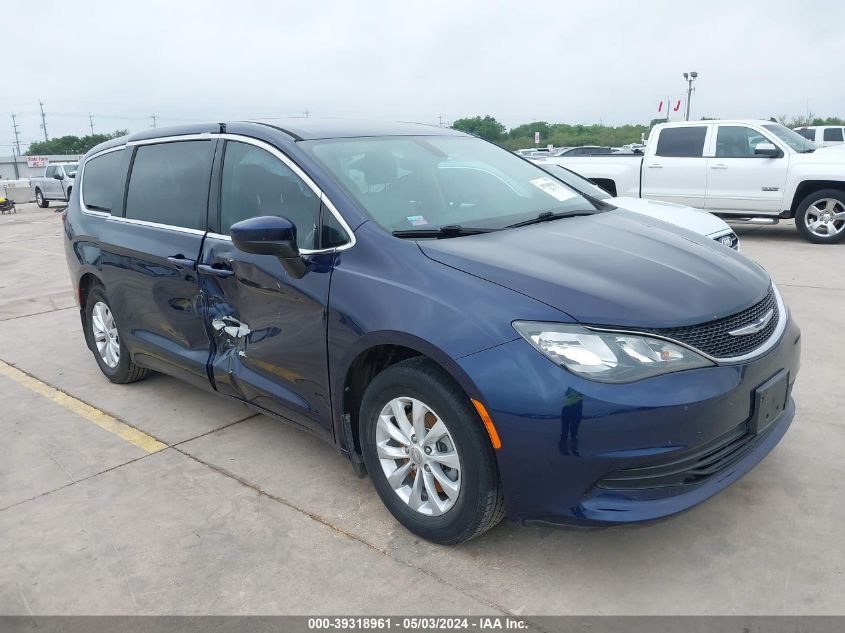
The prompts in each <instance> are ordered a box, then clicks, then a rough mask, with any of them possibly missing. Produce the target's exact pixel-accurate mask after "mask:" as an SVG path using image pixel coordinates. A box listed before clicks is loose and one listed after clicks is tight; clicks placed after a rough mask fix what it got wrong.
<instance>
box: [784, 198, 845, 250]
mask: <svg viewBox="0 0 845 633" xmlns="http://www.w3.org/2000/svg"><path fill="white" fill-rule="evenodd" d="M795 227H796V228H797V229H798V232H799V233H801V235H803V236H804V238H805V239H807V240H809V241H810V242H813V243H814V244H834V243H836V242H841V241H842V240H843V239H845V192H843V191H840V190H838V189H823V190H821V191H814V192H813V193H811V194H810V195H809V196H807V197H806V198H804V200H803V201H802V202H801V204H800V205H799V207H798V211H797V212H796V213H795Z"/></svg>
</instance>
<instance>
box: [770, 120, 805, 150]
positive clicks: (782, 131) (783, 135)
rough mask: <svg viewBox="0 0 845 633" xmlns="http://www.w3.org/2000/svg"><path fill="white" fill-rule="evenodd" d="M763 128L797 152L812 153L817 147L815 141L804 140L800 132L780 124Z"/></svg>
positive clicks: (772, 124)
mask: <svg viewBox="0 0 845 633" xmlns="http://www.w3.org/2000/svg"><path fill="white" fill-rule="evenodd" d="M763 127H764V128H766V129H767V130H769V132H771V133H772V134H774V135H775V136H777V137H778V138H779V139H780V140H782V141H783V142H784V143H786V144H787V145H789V146H790V147H791V148H792V149H794V150H795V151H796V152H812V151H813V150H814V149H816V147H817V145H816V144H815V143H813V141H811V140H809V139H806V138H804V137H803V136H801V135H800V134H799V133H798V132H796V131H794V130H790V129H789V128H788V127H784V126H783V125H780V124H779V123H771V124H766V125H764V126H763Z"/></svg>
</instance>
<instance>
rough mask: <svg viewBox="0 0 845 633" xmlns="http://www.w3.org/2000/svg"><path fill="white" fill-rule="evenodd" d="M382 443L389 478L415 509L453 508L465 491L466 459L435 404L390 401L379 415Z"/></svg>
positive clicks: (380, 449)
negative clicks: (433, 408) (433, 409)
mask: <svg viewBox="0 0 845 633" xmlns="http://www.w3.org/2000/svg"><path fill="white" fill-rule="evenodd" d="M376 444H377V450H378V456H379V463H380V464H381V468H382V471H383V472H384V475H385V477H387V482H388V483H389V484H390V486H391V487H392V488H393V491H394V492H395V493H396V494H397V495H398V496H399V498H400V499H401V500H402V501H404V502H405V503H406V504H407V505H408V507H409V508H411V509H412V510H415V511H416V512H419V513H420V514H423V515H426V516H437V515H440V514H444V513H446V512H448V511H449V510H451V509H452V507H453V506H454V505H455V501H457V499H458V495H459V494H460V492H461V458H460V456H459V455H458V451H457V450H456V449H455V440H454V439H452V435H451V433H449V429H448V427H447V426H446V424H445V423H444V422H443V420H441V419H440V417H439V416H438V415H437V414H436V413H435V412H434V411H432V409H431V407H429V406H428V405H427V404H425V403H424V402H422V401H421V400H417V399H416V398H411V397H399V398H394V399H393V400H391V401H390V402H388V403H387V404H386V405H385V406H384V408H383V409H382V411H381V414H380V415H379V419H378V424H377V426H376Z"/></svg>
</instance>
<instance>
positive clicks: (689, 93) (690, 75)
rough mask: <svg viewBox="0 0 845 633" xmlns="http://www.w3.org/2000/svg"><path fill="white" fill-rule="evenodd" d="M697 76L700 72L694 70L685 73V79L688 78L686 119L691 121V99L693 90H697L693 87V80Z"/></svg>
mask: <svg viewBox="0 0 845 633" xmlns="http://www.w3.org/2000/svg"><path fill="white" fill-rule="evenodd" d="M697 77H698V73H697V72H695V71H694V70H693V71H692V72H689V73H684V79H686V80H687V114H686V119H685V120H686V121H689V102H690V99H692V91H693V90H695V88H693V87H692V82H693V81H695V80H696V78H697Z"/></svg>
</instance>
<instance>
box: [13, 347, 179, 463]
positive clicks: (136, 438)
mask: <svg viewBox="0 0 845 633" xmlns="http://www.w3.org/2000/svg"><path fill="white" fill-rule="evenodd" d="M0 376H6V377H7V378H11V379H12V380H14V381H15V382H16V383H18V384H19V385H21V386H23V387H26V388H27V389H29V390H30V391H32V392H34V393H37V394H38V395H40V396H44V397H45V398H47V399H48V400H52V401H53V402H55V403H56V404H58V405H60V406H62V407H64V408H65V409H67V410H68V411H72V412H73V413H75V414H77V415H78V416H81V417H83V418H85V419H86V420H88V421H89V422H92V423H93V424H96V425H97V426H99V427H100V428H101V429H104V430H106V431H108V432H109V433H111V434H112V435H117V436H118V437H119V438H121V439H122V440H126V441H127V442H129V443H130V444H134V445H135V446H137V447H138V448H140V449H141V450H142V451H146V452H147V453H155V452H157V451H160V450H163V449H165V448H167V444H164V443H163V442H159V441H158V440H157V439H156V438H154V437H152V436H151V435H147V434H146V433H144V432H143V431H139V430H138V429H136V428H135V427H132V426H129V425H128V424H126V423H124V422H121V421H120V420H118V419H117V418H114V417H112V416H110V415H109V414H108V413H105V412H104V411H100V410H99V409H97V408H95V407H92V406H91V405H90V404H87V403H85V402H82V400H77V399H76V398H74V397H73V396H71V395H69V394H66V393H65V392H64V391H59V390H58V389H56V388H55V387H51V386H50V385H48V384H47V383H46V382H41V381H40V380H38V379H37V378H34V377H32V376H30V375H29V374H27V373H25V372H23V371H21V370H20V369H18V368H17V367H13V366H12V365H9V364H8V363H5V362H3V361H2V360H0Z"/></svg>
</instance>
